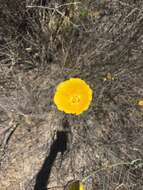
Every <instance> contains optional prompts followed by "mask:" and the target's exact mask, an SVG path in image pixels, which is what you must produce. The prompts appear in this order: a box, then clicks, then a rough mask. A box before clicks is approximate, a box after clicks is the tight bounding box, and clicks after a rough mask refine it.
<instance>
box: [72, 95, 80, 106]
mask: <svg viewBox="0 0 143 190" xmlns="http://www.w3.org/2000/svg"><path fill="white" fill-rule="evenodd" d="M79 102H80V96H78V95H75V96H73V97H72V98H71V103H72V104H78V103H79Z"/></svg>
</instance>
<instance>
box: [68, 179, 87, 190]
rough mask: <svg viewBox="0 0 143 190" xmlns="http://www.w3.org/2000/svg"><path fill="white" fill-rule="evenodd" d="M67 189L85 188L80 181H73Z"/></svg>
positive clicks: (83, 189) (80, 189) (78, 189)
mask: <svg viewBox="0 0 143 190" xmlns="http://www.w3.org/2000/svg"><path fill="white" fill-rule="evenodd" d="M68 190H85V188H84V185H83V184H82V183H81V182H80V181H75V182H72V183H71V184H69V186H68Z"/></svg>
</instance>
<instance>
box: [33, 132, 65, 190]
mask: <svg viewBox="0 0 143 190" xmlns="http://www.w3.org/2000/svg"><path fill="white" fill-rule="evenodd" d="M67 141H68V132H67V131H57V133H56V139H55V140H54V142H53V143H52V145H51V147H50V152H49V155H48V156H47V157H46V159H45V161H44V163H43V165H42V167H41V169H40V171H39V172H38V174H37V177H36V184H35V187H34V190H47V185H48V181H49V177H50V173H51V169H52V166H53V164H54V161H55V159H56V156H57V154H58V152H60V153H61V154H62V155H63V154H64V152H65V151H66V150H67Z"/></svg>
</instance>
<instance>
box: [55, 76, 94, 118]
mask: <svg viewBox="0 0 143 190" xmlns="http://www.w3.org/2000/svg"><path fill="white" fill-rule="evenodd" d="M91 100H92V90H91V88H90V87H89V85H88V84H87V83H86V82H85V81H84V80H82V79H80V78H70V79H69V80H66V81H64V82H61V83H60V84H59V85H58V86H57V89H56V93H55V96H54V102H55V104H56V106H57V108H58V109H59V110H60V111H64V112H65V113H68V114H76V115H79V114H81V113H82V112H83V111H85V110H87V109H88V107H89V105H90V102H91Z"/></svg>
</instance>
